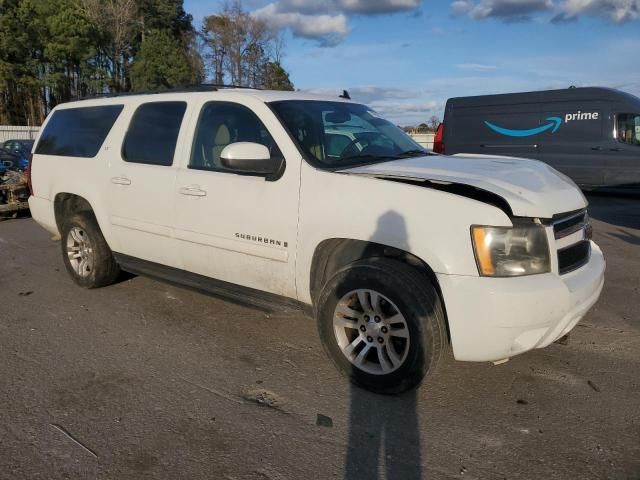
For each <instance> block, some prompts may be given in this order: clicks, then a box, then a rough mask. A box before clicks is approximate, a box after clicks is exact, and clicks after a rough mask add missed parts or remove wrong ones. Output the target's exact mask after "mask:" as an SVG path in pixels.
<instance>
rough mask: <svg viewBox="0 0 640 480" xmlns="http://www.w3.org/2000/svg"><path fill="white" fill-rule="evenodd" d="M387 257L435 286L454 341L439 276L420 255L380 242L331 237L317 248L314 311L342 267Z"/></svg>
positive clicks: (313, 273) (312, 275) (313, 274)
mask: <svg viewBox="0 0 640 480" xmlns="http://www.w3.org/2000/svg"><path fill="white" fill-rule="evenodd" d="M375 257H386V258H393V259H396V260H398V261H400V262H402V263H405V264H406V265H409V266H410V267H411V268H413V269H415V270H417V271H418V272H420V273H421V274H422V275H423V276H424V278H425V280H427V281H428V282H430V283H431V284H432V285H433V287H434V288H435V290H436V292H437V294H438V296H439V298H440V303H441V305H442V310H443V313H444V317H445V325H446V329H447V338H448V339H449V341H451V335H450V333H449V320H448V317H447V310H446V304H445V302H444V298H443V295H442V290H441V288H440V284H439V282H438V278H437V276H436V274H435V272H434V271H433V269H432V268H431V267H430V266H429V264H427V263H426V262H425V261H424V260H422V259H421V258H419V257H417V256H415V255H414V254H412V253H410V252H407V251H405V250H402V249H399V248H396V247H391V246H389V245H384V244H381V243H376V242H371V241H366V240H355V239H349V238H330V239H327V240H323V241H322V242H320V244H318V246H317V247H316V249H315V251H314V253H313V258H312V261H311V271H310V279H309V287H310V293H311V300H312V302H313V308H314V311H315V308H316V304H317V299H318V296H319V295H320V292H321V290H322V288H323V287H324V285H325V284H326V283H327V281H328V280H329V279H330V278H331V277H332V276H333V275H334V274H335V273H336V272H338V270H340V269H341V268H342V267H344V266H346V265H348V264H350V263H353V262H355V261H357V260H364V259H367V258H375Z"/></svg>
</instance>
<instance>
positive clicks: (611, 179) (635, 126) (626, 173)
mask: <svg viewBox="0 0 640 480" xmlns="http://www.w3.org/2000/svg"><path fill="white" fill-rule="evenodd" d="M614 137H615V138H614V139H613V141H612V142H610V144H609V145H607V147H608V157H609V161H608V165H607V168H606V170H605V171H604V181H605V185H611V186H616V185H635V186H637V185H639V184H640V112H635V113H626V112H625V113H617V114H616V115H615V130H614Z"/></svg>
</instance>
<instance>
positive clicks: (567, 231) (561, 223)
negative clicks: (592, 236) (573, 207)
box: [553, 210, 589, 240]
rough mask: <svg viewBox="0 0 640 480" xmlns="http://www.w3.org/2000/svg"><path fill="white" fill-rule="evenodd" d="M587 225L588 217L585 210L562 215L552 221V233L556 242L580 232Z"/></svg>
mask: <svg viewBox="0 0 640 480" xmlns="http://www.w3.org/2000/svg"><path fill="white" fill-rule="evenodd" d="M587 223H589V216H588V215H587V211H586V210H581V211H580V212H575V213H571V214H568V215H563V216H562V217H560V218H559V219H557V220H554V221H553V233H554V235H555V238H556V240H558V239H560V238H564V237H568V236H569V235H571V234H572V233H575V232H577V231H578V230H581V229H582V228H584V226H585V225H586V224H587Z"/></svg>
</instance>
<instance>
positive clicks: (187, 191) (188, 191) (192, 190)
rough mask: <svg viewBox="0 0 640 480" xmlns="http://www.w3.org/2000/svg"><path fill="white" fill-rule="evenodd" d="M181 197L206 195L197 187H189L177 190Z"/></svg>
mask: <svg viewBox="0 0 640 480" xmlns="http://www.w3.org/2000/svg"><path fill="white" fill-rule="evenodd" d="M178 191H179V192H180V194H181V195H190V196H192V197H204V196H206V195H207V192H206V191H205V190H202V189H201V188H200V187H198V186H197V185H191V186H190V187H182V188H180V190H178Z"/></svg>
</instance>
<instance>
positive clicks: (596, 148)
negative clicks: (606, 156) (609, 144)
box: [591, 147, 602, 152]
mask: <svg viewBox="0 0 640 480" xmlns="http://www.w3.org/2000/svg"><path fill="white" fill-rule="evenodd" d="M591 150H596V151H598V152H599V151H601V150H602V147H591Z"/></svg>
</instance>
